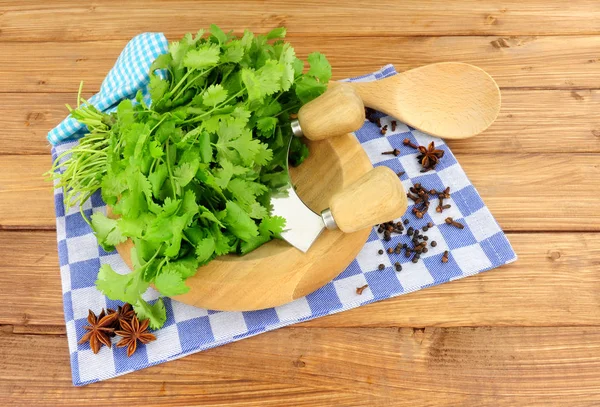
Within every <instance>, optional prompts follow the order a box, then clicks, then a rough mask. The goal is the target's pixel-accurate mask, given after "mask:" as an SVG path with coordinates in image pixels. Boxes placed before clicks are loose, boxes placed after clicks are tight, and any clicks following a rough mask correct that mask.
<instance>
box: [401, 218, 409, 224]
mask: <svg viewBox="0 0 600 407" xmlns="http://www.w3.org/2000/svg"><path fill="white" fill-rule="evenodd" d="M409 222H410V221H409V220H408V219H404V222H402V223H404V224H405V225H408V223H409Z"/></svg>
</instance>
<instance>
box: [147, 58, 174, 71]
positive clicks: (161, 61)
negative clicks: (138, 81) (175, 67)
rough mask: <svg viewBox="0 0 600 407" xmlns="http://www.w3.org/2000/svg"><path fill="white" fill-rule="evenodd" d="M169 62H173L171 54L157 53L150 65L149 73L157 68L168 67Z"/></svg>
mask: <svg viewBox="0 0 600 407" xmlns="http://www.w3.org/2000/svg"><path fill="white" fill-rule="evenodd" d="M171 62H173V56H172V55H171V54H161V55H159V56H158V57H156V59H155V60H154V62H152V65H150V73H154V71H156V70H157V69H168V68H169V65H171Z"/></svg>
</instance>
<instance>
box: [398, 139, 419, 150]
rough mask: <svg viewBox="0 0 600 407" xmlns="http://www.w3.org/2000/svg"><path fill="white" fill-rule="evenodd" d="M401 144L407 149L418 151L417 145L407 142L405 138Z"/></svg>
mask: <svg viewBox="0 0 600 407" xmlns="http://www.w3.org/2000/svg"><path fill="white" fill-rule="evenodd" d="M402 144H404V145H405V146H408V147H412V148H414V149H415V150H418V149H419V146H418V145H416V144H413V142H412V141H410V140H409V139H407V138H405V139H404V140H403V141H402Z"/></svg>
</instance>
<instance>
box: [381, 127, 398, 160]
mask: <svg viewBox="0 0 600 407" xmlns="http://www.w3.org/2000/svg"><path fill="white" fill-rule="evenodd" d="M387 129H388V127H387V125H385V126H383V127H382V128H381V130H379V131H380V132H381V134H383V135H384V136H385V133H387ZM396 155H397V154H396Z"/></svg>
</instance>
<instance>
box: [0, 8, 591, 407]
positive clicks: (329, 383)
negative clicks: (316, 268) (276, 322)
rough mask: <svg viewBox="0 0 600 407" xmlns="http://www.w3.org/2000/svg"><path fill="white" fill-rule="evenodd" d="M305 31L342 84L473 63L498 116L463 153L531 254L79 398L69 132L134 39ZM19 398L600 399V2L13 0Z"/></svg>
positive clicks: (221, 401) (5, 102)
mask: <svg viewBox="0 0 600 407" xmlns="http://www.w3.org/2000/svg"><path fill="white" fill-rule="evenodd" d="M211 23H216V24H219V25H220V26H222V27H223V28H226V29H234V30H235V31H238V32H239V31H241V30H242V29H243V28H246V27H247V28H250V29H252V30H254V31H256V32H267V31H268V30H270V29H271V28H274V27H276V26H279V25H285V26H286V27H287V29H288V33H289V39H290V40H291V41H292V42H293V44H294V46H295V47H296V50H297V52H298V54H299V55H300V56H302V57H306V55H307V53H308V52H310V51H313V50H319V51H322V52H324V53H325V54H326V55H327V56H328V57H329V60H330V61H331V64H332V66H333V71H334V79H339V78H344V77H348V76H352V75H358V74H363V73H367V72H370V71H373V70H375V69H377V68H379V67H381V66H382V65H383V64H386V63H393V64H394V65H395V66H396V68H397V69H398V70H406V69H410V68H414V67H417V66H420V65H423V64H427V63H432V62H439V61H464V62H469V63H472V64H476V65H479V66H480V67H482V68H484V69H485V70H487V71H488V72H489V73H490V74H491V75H492V76H493V77H494V78H495V79H496V81H497V82H498V84H499V85H500V86H501V88H502V98H503V104H502V110H501V112H500V116H499V117H498V120H497V121H496V123H495V124H494V125H493V126H492V127H491V128H490V129H489V130H488V131H486V132H485V133H484V134H482V135H480V136H478V137H476V138H475V139H472V140H468V141H461V142H450V143H449V144H450V146H451V148H452V149H453V151H454V152H455V153H456V156H457V157H458V159H459V161H460V162H461V163H462V165H463V167H464V169H465V171H466V173H467V174H468V176H469V177H470V178H471V180H472V181H473V184H474V185H475V186H476V187H477V189H478V190H479V191H480V193H481V195H482V196H483V199H484V200H485V202H486V203H487V204H488V206H489V208H490V210H491V211H492V213H493V214H494V215H495V216H496V218H497V220H498V222H499V223H500V224H501V226H502V227H503V228H504V230H505V231H506V232H507V233H508V237H509V239H510V241H511V242H512V244H513V245H514V248H515V250H516V251H517V253H518V255H519V260H518V262H516V263H514V264H511V265H509V266H506V267H502V268H500V269H496V270H493V271H490V272H487V273H484V274H483V275H478V276H474V277H470V278H467V279H463V280H461V281H456V282H452V283H449V284H444V285H442V286H438V287H434V288H430V289H426V290H422V291H420V292H417V293H413V294H409V295H405V296H401V297H398V298H394V299H390V300H387V301H383V302H379V303H377V304H372V305H369V306H365V307H361V308H359V309H355V310H352V311H348V312H344V313H341V314H338V315H334V316H330V317H326V318H319V319H317V320H315V321H310V322H306V323H302V324H298V325H295V326H293V327H288V328H283V329H279V330H277V331H275V332H271V333H266V334H263V335H259V336H257V337H254V338H250V339H246V340H243V341H240V342H237V343H233V344H229V345H226V346H222V347H219V348H216V349H212V350H208V351H205V352H201V353H197V354H194V355H191V356H188V357H185V358H183V359H181V360H177V361H174V362H169V363H166V364H162V365H159V366H155V367H152V368H149V369H145V370H142V371H138V372H135V373H132V374H128V375H126V376H124V377H120V378H116V379H113V380H109V381H105V382H101V383H97V384H93V385H90V386H87V387H84V388H74V387H73V386H72V384H71V372H70V366H69V353H68V349H67V339H66V337H65V327H64V319H63V311H62V296H61V283H60V277H59V270H58V259H57V251H56V241H55V238H56V235H55V224H54V207H53V197H52V192H51V186H50V185H49V184H48V183H46V182H44V180H43V179H42V177H41V174H42V173H43V172H44V171H46V170H47V169H48V167H49V165H50V156H49V146H48V143H47V141H46V138H45V136H46V133H47V131H48V130H49V129H50V128H52V127H53V126H54V125H56V124H57V123H58V122H59V121H60V120H61V119H62V118H63V117H64V116H65V108H64V104H65V103H67V102H68V103H74V102H75V96H76V92H77V88H78V86H79V81H80V80H84V81H85V91H86V92H85V96H86V97H87V96H89V95H91V94H92V93H94V92H96V91H97V90H98V88H99V86H100V83H101V80H102V79H103V77H104V75H105V74H106V72H107V71H108V69H109V68H110V67H111V66H112V64H113V62H114V61H115V58H116V57H117V56H118V54H119V51H120V50H121V49H122V48H123V46H124V45H125V44H126V43H127V41H128V40H129V39H130V38H131V37H132V36H134V35H135V34H138V33H140V32H144V31H162V32H164V33H165V34H166V35H167V37H168V38H169V39H171V40H175V39H178V38H179V37H180V36H182V35H183V34H184V33H185V32H187V31H194V32H195V31H197V30H198V29H199V28H205V27H207V26H208V25H209V24H211ZM0 55H1V59H2V63H0V92H2V96H1V99H2V100H1V102H0V405H6V404H8V405H42V404H48V405H53V406H54V405H78V406H79V405H86V404H90V405H92V404H94V405H95V404H97V405H103V404H108V403H110V404H113V405H124V404H127V405H131V406H134V405H144V406H151V405H170V406H172V405H203V406H330V405H331V406H390V405H392V406H405V405H406V406H414V405H417V406H458V405H466V406H515V405H519V406H529V405H532V406H533V405H544V406H553V405H556V406H565V405H569V406H592V405H599V403H600V233H599V232H600V195H599V194H600V3H598V1H597V0H587V1H586V0H571V1H563V0H543V1H542V0H536V1H528V0H509V1H502V2H500V1H494V2H489V1H488V2H483V1H477V0H470V1H456V2H455V1H453V2H449V1H446V0H440V1H427V0H414V1H402V2H399V1H392V0H379V1H376V2H375V1H372V2H362V3H358V2H356V3H353V2H347V3H346V2H342V1H339V0H338V1H331V0H319V1H304V2H301V3H300V2H299V3H297V4H294V3H293V2H291V1H287V0H283V1H242V0H235V1H229V2H227V3H220V2H217V1H204V2H192V1H183V0H178V1H170V2H165V3H161V2H158V1H155V0H144V1H141V0H129V1H104V2H81V1H80V2H69V1H64V0H54V1H51V2H47V1H28V2H23V1H16V0H4V1H2V2H1V3H0Z"/></svg>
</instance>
